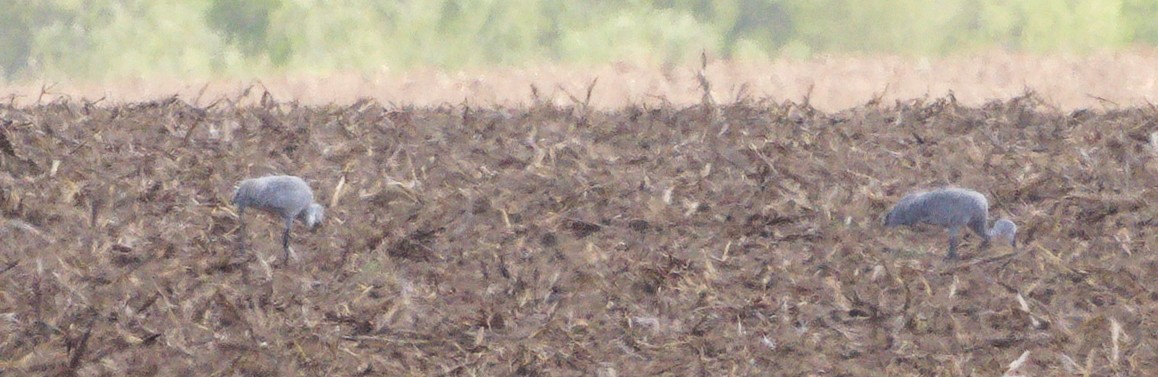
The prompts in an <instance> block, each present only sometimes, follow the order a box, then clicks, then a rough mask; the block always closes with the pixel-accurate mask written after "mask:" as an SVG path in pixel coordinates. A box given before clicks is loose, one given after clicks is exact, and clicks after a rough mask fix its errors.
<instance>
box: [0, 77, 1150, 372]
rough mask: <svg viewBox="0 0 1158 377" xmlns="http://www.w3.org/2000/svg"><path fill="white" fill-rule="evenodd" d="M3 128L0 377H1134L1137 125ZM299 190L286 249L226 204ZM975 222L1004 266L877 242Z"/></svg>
mask: <svg viewBox="0 0 1158 377" xmlns="http://www.w3.org/2000/svg"><path fill="white" fill-rule="evenodd" d="M585 102H586V100H583V99H577V101H576V103H577V104H575V105H573V106H571V105H568V106H560V105H558V104H555V103H553V102H551V101H539V102H535V103H532V104H530V105H528V106H519V107H511V108H502V107H486V108H476V107H469V106H464V105H456V106H450V105H448V106H441V107H397V106H383V105H379V104H377V103H375V102H371V101H361V102H358V103H354V104H352V105H326V106H305V105H299V104H296V103H294V102H279V101H277V100H276V99H275V98H273V97H272V96H265V97H262V98H261V99H260V100H253V101H247V100H244V99H242V100H238V101H232V100H221V101H217V102H213V103H211V104H207V105H204V106H192V105H189V104H187V103H186V102H183V101H181V100H178V99H171V100H162V101H154V102H137V103H128V104H123V105H109V104H100V103H98V104H93V103H88V102H84V101H80V100H59V101H57V102H53V103H47V104H41V105H27V106H24V105H15V106H14V105H7V106H0V126H2V129H0V130H2V132H0V136H2V138H0V211H2V212H0V213H2V214H3V224H2V225H0V226H2V227H0V240H2V242H3V244H4V245H5V247H4V248H3V249H2V250H0V282H2V284H0V328H2V329H3V331H0V334H3V336H2V337H0V373H4V372H9V373H14V374H19V375H23V374H32V375H50V374H52V375H55V374H73V373H75V374H77V375H84V376H93V375H126V374H128V375H269V376H272V375H391V376H399V375H442V374H447V375H500V376H501V375H527V376H541V375H599V376H617V375H618V376H639V375H789V376H806V375H832V376H838V375H844V376H860V375H990V376H991V375H1000V374H1002V373H1005V372H1007V371H1008V370H1010V369H1011V364H1012V365H1014V366H1016V368H1013V369H1016V370H1014V372H1015V373H1023V374H1026V375H1073V374H1079V375H1080V374H1087V375H1111V374H1116V375H1142V374H1145V373H1147V372H1145V371H1147V370H1155V369H1156V368H1158V356H1156V355H1158V350H1156V349H1155V347H1156V346H1158V344H1156V343H1155V340H1156V338H1158V336H1156V335H1158V330H1156V329H1158V323H1155V321H1156V319H1158V291H1156V289H1158V288H1156V287H1155V284H1153V283H1154V281H1155V280H1154V277H1155V276H1158V257H1156V256H1155V255H1154V248H1155V246H1156V245H1158V236H1156V235H1155V234H1156V232H1155V231H1154V229H1155V225H1158V220H1156V217H1158V207H1155V205H1154V203H1156V199H1158V197H1156V196H1158V191H1155V187H1158V133H1155V132H1156V131H1158V126H1156V122H1158V109H1155V108H1153V107H1139V108H1125V109H1122V110H1115V111H1101V110H1089V111H1085V110H1083V111H1076V112H1062V111H1058V110H1056V109H1054V108H1052V107H1050V106H1045V105H1042V101H1041V100H1040V99H1039V97H1037V96H1035V95H1033V94H1032V93H1031V94H1028V95H1025V96H1022V97H1017V98H1013V99H1010V100H1006V101H996V102H991V103H988V104H985V105H983V106H966V105H963V104H960V103H957V102H956V100H955V99H954V98H952V97H944V98H940V99H929V100H908V101H900V102H891V101H890V102H873V103H869V104H866V105H864V106H860V107H855V108H852V109H849V110H845V111H841V112H823V111H819V110H817V109H814V108H812V107H811V106H810V105H809V104H807V103H805V104H795V103H791V102H783V103H779V102H772V101H760V100H756V99H751V98H740V99H739V100H737V101H735V102H727V103H721V104H712V103H711V102H710V101H709V102H708V103H705V104H700V105H687V106H678V105H657V106H650V105H648V106H645V105H627V106H624V107H622V108H618V109H612V110H601V109H595V108H588V107H587V106H585V105H583V103H585ZM275 172H278V173H290V174H296V175H300V176H303V177H305V178H306V179H307V180H308V181H310V182H311V184H312V185H313V187H314V190H315V192H316V193H317V194H318V196H319V201H320V202H322V203H323V204H325V205H326V206H327V207H328V208H327V221H326V224H325V225H324V226H323V227H322V228H321V229H320V230H319V231H317V232H316V233H312V234H311V233H309V232H306V231H305V230H304V227H302V226H301V225H300V224H298V225H297V226H296V229H295V233H294V240H293V241H292V242H293V245H294V246H295V250H296V254H297V255H298V257H299V260H296V261H294V262H292V263H291V264H290V265H289V266H288V267H280V266H273V265H272V264H273V263H275V262H280V261H278V260H277V259H279V258H280V256H281V248H280V240H279V238H278V237H279V234H278V232H279V223H278V221H277V220H276V219H274V218H273V217H272V216H256V215H250V216H252V218H251V219H250V220H251V221H250V224H249V226H248V228H249V229H248V233H249V243H250V245H251V246H252V248H251V249H250V250H249V251H248V252H244V253H241V252H239V251H238V244H237V242H236V241H237V237H238V233H237V228H238V222H237V219H236V217H235V213H234V212H233V209H232V207H230V206H229V205H228V203H227V200H228V198H229V197H230V194H231V190H232V187H233V185H234V183H235V182H237V181H238V180H240V179H242V178H245V177H250V176H258V175H264V174H268V173H275ZM944 184H957V185H962V186H967V187H972V188H975V189H977V190H979V191H982V192H984V193H986V194H988V195H989V197H990V202H991V203H992V204H993V208H992V210H991V212H992V213H993V214H994V215H995V217H996V216H1001V215H1007V216H1010V217H1012V218H1013V219H1014V220H1015V221H1017V222H1018V223H1019V225H1020V227H1021V230H1020V236H1019V238H1020V240H1021V241H1022V245H1023V246H1022V247H1021V248H1019V249H1018V250H1011V249H1010V248H1008V247H1002V246H994V247H992V248H990V249H988V250H984V251H981V250H978V248H977V243H978V242H977V241H978V240H977V237H976V236H975V235H972V234H969V235H966V236H965V244H964V245H963V248H962V254H963V257H964V259H963V260H962V261H960V262H956V263H950V262H946V261H944V260H943V259H942V258H943V256H944V253H945V248H946V246H947V242H946V240H947V238H946V236H945V234H944V232H941V231H938V230H932V229H926V230H919V229H918V230H908V229H895V230H894V229H889V230H885V229H882V227H881V226H880V220H881V216H882V214H883V213H884V211H886V210H887V208H888V206H889V205H890V204H891V203H893V202H894V201H895V200H897V199H899V198H900V197H901V196H902V195H904V194H905V193H906V192H907V191H909V190H911V189H914V188H920V187H931V186H938V185H944Z"/></svg>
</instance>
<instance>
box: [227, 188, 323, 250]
mask: <svg viewBox="0 0 1158 377" xmlns="http://www.w3.org/2000/svg"><path fill="white" fill-rule="evenodd" d="M233 205H235V206H237V217H238V219H239V221H240V222H241V232H242V237H243V238H242V239H244V237H245V235H244V232H245V209H246V208H256V209H259V210H262V211H265V212H269V213H271V214H274V215H277V216H280V217H281V218H282V220H283V221H285V232H284V233H283V234H282V240H281V245H282V248H283V249H285V263H289V241H290V229H291V228H292V227H293V225H294V219H300V220H301V221H302V222H304V223H305V224H306V226H308V227H309V228H311V229H313V228H315V227H316V226H317V225H318V224H320V223H321V222H322V220H324V219H325V216H326V215H325V209H324V208H323V207H322V205H321V204H318V203H315V202H314V192H313V191H312V190H310V186H309V185H308V184H306V181H304V180H302V179H301V178H298V177H295V176H290V175H273V176H266V177H261V178H250V179H246V180H243V181H241V182H240V183H238V184H237V189H236V190H235V191H234V192H233Z"/></svg>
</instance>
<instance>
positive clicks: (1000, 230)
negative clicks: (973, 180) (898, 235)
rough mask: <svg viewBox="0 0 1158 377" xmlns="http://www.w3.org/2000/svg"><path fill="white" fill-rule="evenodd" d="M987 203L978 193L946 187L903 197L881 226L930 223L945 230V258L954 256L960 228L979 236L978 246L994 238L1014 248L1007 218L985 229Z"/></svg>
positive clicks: (1011, 225) (1013, 234)
mask: <svg viewBox="0 0 1158 377" xmlns="http://www.w3.org/2000/svg"><path fill="white" fill-rule="evenodd" d="M988 222H989V201H988V200H986V199H985V195H981V193H979V192H976V191H973V190H968V189H963V188H957V187H946V188H940V189H936V190H932V191H922V192H915V193H911V194H908V195H905V197H904V198H901V201H899V202H897V204H896V205H894V206H893V209H892V210H891V211H889V213H888V215H885V226H887V227H894V226H901V225H905V226H915V225H917V224H921V223H924V224H932V225H938V226H941V227H944V228H946V229H948V231H949V256H948V258H949V259H954V258H956V257H957V244H958V234H959V229H960V228H961V227H968V228H969V229H972V230H973V232H974V233H977V235H979V236H981V238H982V240H983V241H982V247H983V248H984V247H986V246H988V245H989V240H990V239H991V238H994V237H1006V238H1008V239H1009V242H1010V245H1013V246H1017V241H1016V233H1017V225H1015V224H1014V223H1013V221H1010V220H1009V219H1001V220H997V222H995V223H994V224H993V228H989V227H988Z"/></svg>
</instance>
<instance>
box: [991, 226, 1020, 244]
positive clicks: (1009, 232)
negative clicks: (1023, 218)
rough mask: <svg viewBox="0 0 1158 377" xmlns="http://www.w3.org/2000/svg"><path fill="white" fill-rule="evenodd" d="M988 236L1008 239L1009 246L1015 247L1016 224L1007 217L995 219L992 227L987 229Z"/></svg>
mask: <svg viewBox="0 0 1158 377" xmlns="http://www.w3.org/2000/svg"><path fill="white" fill-rule="evenodd" d="M989 237H990V238H993V237H1001V238H1002V239H1008V240H1009V245H1010V246H1013V247H1017V224H1014V223H1013V221H1011V220H1009V219H1001V220H997V222H995V223H993V228H992V229H989Z"/></svg>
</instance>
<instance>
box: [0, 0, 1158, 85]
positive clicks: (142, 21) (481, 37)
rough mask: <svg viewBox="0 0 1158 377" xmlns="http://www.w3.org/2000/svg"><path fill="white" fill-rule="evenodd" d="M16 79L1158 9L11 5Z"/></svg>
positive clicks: (1047, 46) (484, 57) (933, 39)
mask: <svg viewBox="0 0 1158 377" xmlns="http://www.w3.org/2000/svg"><path fill="white" fill-rule="evenodd" d="M0 7H2V8H3V9H5V12H3V13H0V72H2V73H3V75H2V76H3V78H4V79H5V80H7V81H10V82H11V81H16V82H23V81H37V80H45V79H51V80H66V79H69V80H89V81H92V80H111V79H123V78H150V77H173V76H177V77H186V78H190V77H195V78H210V77H252V76H260V75H268V74H295V75H296V74H307V75H309V74H319V73H322V74H324V73H333V72H349V71H353V72H381V71H391V70H395V71H396V70H409V69H414V68H435V69H463V68H470V67H484V66H485V67H495V66H506V67H520V66H533V65H540V64H543V63H553V64H554V63H561V64H578V65H598V64H602V63H607V62H615V61H627V62H632V63H647V64H655V65H660V64H668V65H670V64H680V63H686V62H687V61H688V60H690V59H693V58H695V57H696V56H698V54H699V53H700V52H701V51H707V52H709V53H710V54H713V55H716V56H721V57H724V58H732V59H735V60H739V61H760V60H767V59H770V58H777V57H787V58H807V57H811V56H815V55H816V54H818V53H825V54H828V53H836V54H878V53H885V54H900V55H910V56H911V55H923V56H943V55H953V54H960V53H971V52H975V51H978V50H990V49H994V48H997V49H1005V50H1011V51H1020V52H1030V53H1048V54H1052V53H1077V54H1085V53H1088V52H1093V51H1103V50H1116V49H1119V48H1122V47H1124V46H1131V45H1139V44H1140V45H1153V44H1155V43H1156V42H1158V25H1156V24H1154V23H1153V22H1149V21H1150V20H1153V19H1155V17H1156V16H1158V2H1155V1H1143V0H1084V1H1068V2H1056V1H1048V0H1021V1H992V0H947V1H942V2H937V4H932V3H929V2H924V1H914V0H869V1H851V0H823V1H812V0H725V1H706V0H664V1H588V2H570V1H563V0H510V1H486V0H425V1H399V2H377V1H368V0H347V1H338V2H319V1H286V0H256V1H241V0H212V1H177V0H161V1H127V0H98V1H77V0H49V1H42V2H21V1H16V0H0Z"/></svg>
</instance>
